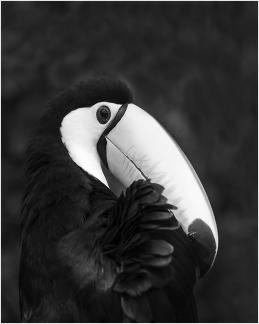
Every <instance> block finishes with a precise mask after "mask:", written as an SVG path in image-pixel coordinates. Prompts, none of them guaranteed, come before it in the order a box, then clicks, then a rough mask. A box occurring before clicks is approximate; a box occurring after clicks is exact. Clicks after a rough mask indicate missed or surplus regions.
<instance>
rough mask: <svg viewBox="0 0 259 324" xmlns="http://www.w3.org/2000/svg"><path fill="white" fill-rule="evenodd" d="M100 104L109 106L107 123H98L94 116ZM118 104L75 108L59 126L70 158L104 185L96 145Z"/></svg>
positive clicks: (108, 103) (106, 103)
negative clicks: (109, 112)
mask: <svg viewBox="0 0 259 324" xmlns="http://www.w3.org/2000/svg"><path fill="white" fill-rule="evenodd" d="M102 105H105V106H107V107H109V109H110V111H111V117H110V120H109V121H108V122H107V124H101V123H99V122H98V120H97V117H96V111H97V109H98V108H99V107H100V106H102ZM120 106H121V105H118V104H114V103H110V102H100V103H97V104H95V105H94V106H92V107H85V108H78V109H75V110H73V111H71V112H70V113H69V114H67V115H66V116H65V117H64V119H63V120H62V123H61V127H60V133H61V137H62V142H63V144H64V145H65V146H66V148H67V150H68V153H69V155H70V157H71V158H72V160H73V161H74V162H75V163H76V164H77V165H78V166H80V167H81V168H82V169H83V170H85V171H86V172H88V173H89V174H91V175H92V176H94V177H95V178H97V179H99V180H100V181H101V182H103V183H104V184H105V185H106V186H108V184H107V181H106V178H105V176H104V174H103V171H102V168H101V161H100V157H99V154H98V152H97V147H96V146H97V142H98V140H99V138H100V136H101V135H102V133H103V132H104V130H105V129H106V127H108V125H109V124H110V122H111V121H112V120H113V118H114V117H115V115H116V113H117V111H118V110H119V108H120Z"/></svg>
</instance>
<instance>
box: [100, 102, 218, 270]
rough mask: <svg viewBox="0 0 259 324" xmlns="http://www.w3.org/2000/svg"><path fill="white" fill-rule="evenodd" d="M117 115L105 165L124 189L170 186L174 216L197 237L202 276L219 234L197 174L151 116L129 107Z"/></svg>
mask: <svg viewBox="0 0 259 324" xmlns="http://www.w3.org/2000/svg"><path fill="white" fill-rule="evenodd" d="M117 115H118V116H116V117H115V121H114V123H113V124H112V125H111V126H110V127H109V129H108V130H107V132H106V133H105V134H104V136H103V138H104V137H105V139H106V152H105V156H106V158H105V161H104V163H105V164H106V166H107V168H108V169H109V171H110V172H111V173H112V174H113V176H114V177H115V178H116V179H117V180H118V181H119V182H120V183H121V184H122V185H123V186H124V187H128V186H130V184H131V183H132V182H133V181H135V180H138V179H150V180H151V181H152V182H155V183H158V184H160V185H162V186H163V187H164V188H165V190H164V192H163V195H164V196H165V197H166V198H167V199H168V202H169V203H171V204H173V205H175V206H176V207H177V210H174V214H175V217H176V218H177V220H178V221H179V223H180V224H181V226H182V228H183V230H184V231H185V233H186V234H188V235H190V236H191V237H192V238H193V241H194V245H195V247H196V249H197V250H196V251H198V257H199V265H200V267H199V268H200V275H203V274H204V273H206V272H207V271H208V270H209V269H210V267H211V266H212V264H213V262H214V259H215V256H216V253H217V248H218V232H217V226H216V222H215V218H214V215H213V211H212V209H211V206H210V203H209V200H208V198H207V195H206V193H205V191H204V189H203V187H202V185H201V183H200V181H199V178H198V176H197V174H196V173H195V171H194V169H193V167H192V166H191V164H190V162H189V161H188V159H187V158H186V156H185V155H184V153H183V151H182V150H181V149H180V147H179V146H178V145H177V143H176V142H175V140H174V139H173V138H172V137H171V136H170V135H169V134H168V133H167V132H166V131H165V130H164V128H163V127H162V126H161V125H160V124H159V123H158V122H157V121H156V120H155V119H154V118H153V117H152V116H150V115H149V114H148V113H147V112H145V111H144V110H142V109H141V108H139V107H137V106H136V105H134V104H128V105H123V106H122V107H121V108H120V109H119V111H118V113H117ZM103 153H104V152H103ZM101 155H102V156H104V154H101Z"/></svg>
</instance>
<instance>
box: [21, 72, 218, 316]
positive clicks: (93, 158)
mask: <svg viewBox="0 0 259 324" xmlns="http://www.w3.org/2000/svg"><path fill="white" fill-rule="evenodd" d="M158 109H159V107H158ZM25 175H26V186H25V187H26V189H25V193H24V197H23V203H22V210H21V257H20V274H19V291H20V310H21V320H22V321H23V322H197V321H198V316H197V308H196V302H195V298H194V287H195V283H196V282H197V279H199V278H200V277H202V276H203V275H204V274H205V273H207V272H208V270H209V269H210V268H211V267H212V265H213V263H214V260H215V256H216V253H217V248H218V233H217V227H216V223H215V218H214V215H213V212H212V209H211V206H210V203H209V200H208V198H207V196H206V193H205V191H204V189H203V187H202V185H201V183H200V181H199V179H198V176H197V175H196V173H195V171H194V169H193V167H192V166H191V164H190V162H189V161H188V159H187V158H186V156H185V154H184V153H183V151H182V150H181V148H180V147H179V146H178V144H177V143H176V141H175V140H174V139H173V138H172V137H171V136H170V135H169V134H168V133H167V132H166V130H165V129H164V128H163V127H162V126H161V125H160V124H159V123H158V121H156V119H155V118H153V117H152V116H151V115H150V114H149V113H147V112H146V111H145V110H143V109H141V108H140V107H138V106H137V105H135V104H134V99H133V95H132V92H131V90H130V89H129V86H128V85H127V83H126V82H124V81H121V80H120V79H116V78H115V79H114V78H106V77H101V78H96V79H89V80H86V81H83V82H80V83H79V84H77V85H75V86H73V87H72V88H70V89H69V90H65V91H63V92H62V93H61V94H59V95H57V97H55V98H54V99H53V100H52V101H51V102H50V104H49V107H48V109H47V111H46V113H45V114H44V116H43V117H42V118H41V119H40V120H39V122H38V124H37V125H36V126H35V131H34V133H33V135H32V137H31V141H30V144H29V146H28V149H27V155H26V171H25Z"/></svg>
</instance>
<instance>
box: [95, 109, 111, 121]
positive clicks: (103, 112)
mask: <svg viewBox="0 0 259 324" xmlns="http://www.w3.org/2000/svg"><path fill="white" fill-rule="evenodd" d="M96 117H97V120H98V122H99V123H100V124H106V123H107V122H108V121H109V119H110V118H111V111H110V108H109V107H107V106H101V107H99V108H98V109H97V111H96Z"/></svg>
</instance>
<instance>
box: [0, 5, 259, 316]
mask: <svg viewBox="0 0 259 324" xmlns="http://www.w3.org/2000/svg"><path fill="white" fill-rule="evenodd" d="M103 72H104V73H115V74H117V75H119V76H121V77H122V78H124V79H126V80H127V81H128V82H129V83H130V84H131V85H132V86H133V88H134V89H135V94H136V102H137V104H138V105H140V106H142V107H144V108H145V109H146V110H148V111H149V112H150V113H151V114H153V115H154V116H155V117H156V118H157V119H158V120H159V121H160V122H161V123H162V124H163V125H164V126H165V127H166V129H167V130H168V131H169V132H170V133H171V134H172V135H174V136H175V138H176V139H177V141H178V142H179V144H180V145H181V146H182V148H183V150H184V151H185V152H186V154H187V156H188V157H189V158H190V160H191V162H192V164H193V165H194V167H195V169H196V170H197V173H198V174H199V176H200V178H201V181H202V182H203V184H204V187H205V189H206V191H207V193H208V196H209V198H210V200H211V203H212V206H213V209H214V212H215V216H216V219H217V223H218V230H219V240H220V246H219V252H218V256H217V259H216V263H215V266H214V268H213V269H212V270H211V272H210V273H209V274H208V275H207V276H206V277H205V278H204V279H203V280H201V281H200V282H199V284H198V285H197V290H196V295H197V300H198V306H199V313H200V320H201V321H203V322H204V321H205V322H257V287H258V285H257V195H258V192H257V2H238V3H236V2H231V3H224V2H220V3H214V2H210V3H208V2H202V3H199V2H198V3H197V2H192V3H188V2H182V3H177V2H162V3H158V2H138V3H133V2H132V3H130V2H123V3H122V2H116V3H112V2H98V3H97V2H96V3H94V2H65V3H64V2H63V3H61V2H59V3H56V2H2V321H3V322H15V321H19V303H18V268H19V221H20V218H19V211H20V203H21V197H22V192H23V188H24V174H23V172H24V169H23V168H24V166H23V163H24V152H25V148H26V145H27V143H28V135H29V133H30V131H31V129H32V127H33V125H34V123H35V121H36V120H38V118H39V116H40V115H41V114H42V113H43V112H44V109H45V107H46V101H47V100H48V99H49V98H51V96H52V95H53V94H56V92H57V91H59V90H60V89H63V88H66V87H68V86H70V85H72V84H73V83H75V82H77V81H78V80H82V79H84V78H87V77H89V76H92V75H97V74H99V73H103Z"/></svg>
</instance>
